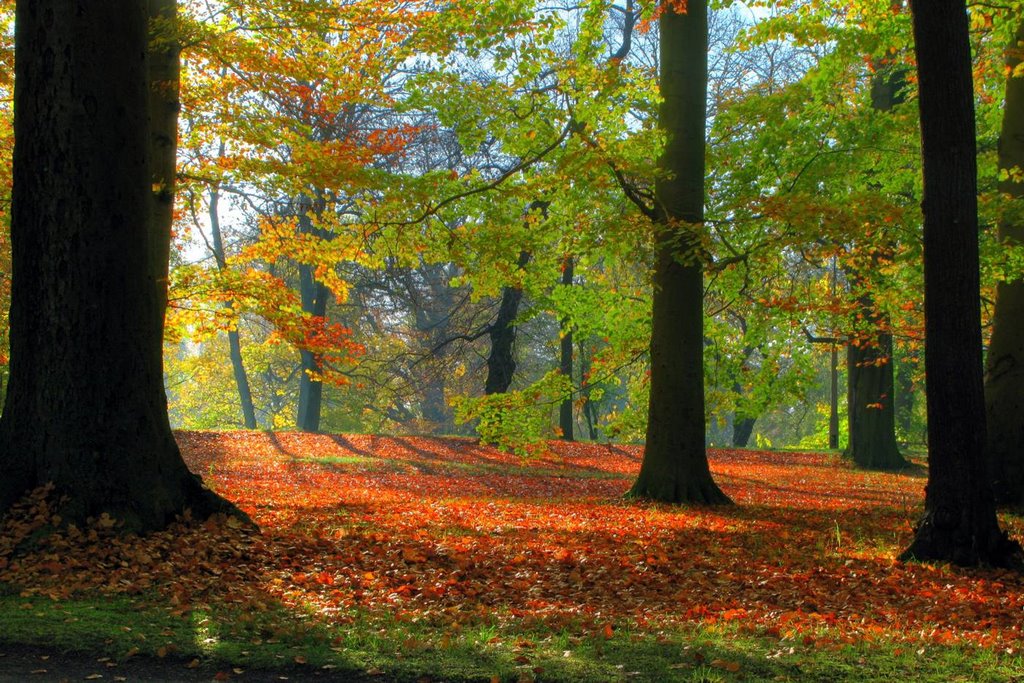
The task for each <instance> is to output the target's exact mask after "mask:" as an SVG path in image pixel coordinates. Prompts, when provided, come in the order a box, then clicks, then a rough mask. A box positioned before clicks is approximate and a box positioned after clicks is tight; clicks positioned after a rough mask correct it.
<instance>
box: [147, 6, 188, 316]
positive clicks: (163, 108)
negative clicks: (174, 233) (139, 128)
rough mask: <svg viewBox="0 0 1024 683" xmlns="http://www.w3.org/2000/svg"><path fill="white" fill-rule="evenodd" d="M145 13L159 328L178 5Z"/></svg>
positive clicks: (173, 170) (171, 183) (173, 162)
mask: <svg viewBox="0 0 1024 683" xmlns="http://www.w3.org/2000/svg"><path fill="white" fill-rule="evenodd" d="M147 1H148V5H147V7H148V12H149V27H150V40H149V54H148V57H149V62H148V74H147V77H148V79H149V103H148V104H149V143H150V153H151V162H150V163H151V168H152V177H153V197H152V203H151V210H152V215H151V218H150V229H151V230H153V232H154V238H153V239H152V240H151V241H150V269H151V270H152V272H153V277H154V279H155V282H156V290H157V294H156V295H157V297H158V301H157V309H156V310H157V313H158V315H159V316H160V326H161V327H163V323H164V312H165V311H166V310H167V268H168V261H169V259H170V255H171V251H170V250H171V228H172V227H173V225H174V187H175V179H176V176H177V172H178V112H179V110H180V109H181V103H180V102H179V101H178V92H179V84H180V81H181V59H180V48H179V45H178V38H177V35H176V34H177V27H178V4H177V0H147Z"/></svg>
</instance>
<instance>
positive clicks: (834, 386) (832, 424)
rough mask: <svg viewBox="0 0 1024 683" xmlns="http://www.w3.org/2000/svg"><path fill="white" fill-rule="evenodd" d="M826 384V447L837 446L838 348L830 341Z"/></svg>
mask: <svg viewBox="0 0 1024 683" xmlns="http://www.w3.org/2000/svg"><path fill="white" fill-rule="evenodd" d="M828 377H829V384H828V447H829V448H831V449H832V450H837V449H838V448H839V349H838V347H837V344H836V343H835V342H832V350H831V352H830V353H829V373H828Z"/></svg>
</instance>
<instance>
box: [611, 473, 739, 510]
mask: <svg viewBox="0 0 1024 683" xmlns="http://www.w3.org/2000/svg"><path fill="white" fill-rule="evenodd" d="M626 497H627V498H630V499H634V500H652V501H657V502H659V503H671V504H673V505H732V504H733V502H732V499H731V498H729V496H727V495H725V493H724V492H723V491H722V489H720V488H718V484H716V483H715V482H714V481H713V480H712V479H711V477H696V478H690V479H688V480H687V481H685V482H684V481H672V480H661V481H651V480H649V479H648V478H646V477H643V476H641V477H640V478H639V479H637V481H636V483H635V484H633V487H632V488H631V489H630V490H629V492H628V493H626Z"/></svg>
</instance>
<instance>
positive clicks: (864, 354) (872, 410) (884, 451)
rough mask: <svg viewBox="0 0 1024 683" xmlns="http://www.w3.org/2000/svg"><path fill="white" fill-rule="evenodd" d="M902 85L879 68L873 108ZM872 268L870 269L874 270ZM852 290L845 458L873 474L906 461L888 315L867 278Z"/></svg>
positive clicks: (879, 250)
mask: <svg viewBox="0 0 1024 683" xmlns="http://www.w3.org/2000/svg"><path fill="white" fill-rule="evenodd" d="M905 85H906V78H905V73H904V70H903V68H902V67H899V68H895V69H894V68H892V67H888V66H886V65H885V64H884V63H882V64H878V65H877V71H876V72H875V77H874V78H873V79H872V81H871V106H872V108H874V109H875V110H876V111H880V112H887V111H891V110H892V109H893V107H895V106H896V105H898V104H900V103H902V102H903V101H904V95H903V90H904V87H905ZM891 251H892V250H891V248H890V247H889V246H888V245H883V246H881V247H878V246H876V247H874V248H873V249H872V252H871V259H872V265H874V266H878V265H879V263H880V261H881V260H882V258H883V257H884V256H886V255H887V253H891ZM872 270H874V268H873V269H872ZM850 278H851V279H852V280H853V282H854V286H855V287H856V288H858V289H860V290H861V294H860V296H859V297H858V299H857V303H858V304H859V308H860V310H859V312H858V316H859V317H860V318H862V319H863V320H865V321H866V322H867V323H868V324H869V325H870V330H869V332H868V333H867V334H862V335H860V336H856V335H855V336H854V337H853V338H852V339H851V343H850V345H849V346H847V348H846V353H847V369H848V374H847V378H846V381H847V397H848V399H849V402H848V404H847V406H846V414H847V416H848V420H849V439H850V441H849V444H848V445H847V447H846V456H847V457H848V458H850V459H851V460H853V462H854V464H856V465H857V466H858V467H862V468H865V469H873V470H893V469H901V468H904V467H906V466H907V465H908V464H909V463H908V462H907V461H906V460H905V459H904V458H903V456H902V455H900V451H899V446H898V445H897V444H896V405H895V399H894V396H893V395H894V393H895V388H896V383H895V381H894V380H893V375H894V371H893V362H892V335H891V334H889V333H888V332H887V331H886V330H888V328H889V327H890V323H889V318H888V315H887V314H886V313H884V312H882V311H879V310H878V308H877V306H876V305H875V300H874V297H873V296H872V295H871V292H870V289H869V287H870V286H871V282H870V280H869V278H868V277H865V274H864V273H862V272H859V271H857V270H851V272H850Z"/></svg>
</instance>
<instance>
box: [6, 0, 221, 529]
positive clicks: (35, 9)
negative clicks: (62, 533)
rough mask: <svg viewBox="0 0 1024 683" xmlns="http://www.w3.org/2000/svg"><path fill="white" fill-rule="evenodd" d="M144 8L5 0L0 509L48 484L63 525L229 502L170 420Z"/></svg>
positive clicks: (147, 520) (156, 518)
mask: <svg viewBox="0 0 1024 683" xmlns="http://www.w3.org/2000/svg"><path fill="white" fill-rule="evenodd" d="M157 6H159V3H154V5H153V7H157ZM148 19H149V17H148V12H147V7H146V5H145V3H137V2H130V1H128V0H116V1H113V2H108V3H90V4H88V5H82V6H80V7H78V8H77V9H76V10H75V11H69V9H68V8H67V7H66V3H62V2H57V1H56V0H32V2H18V3H17V18H16V22H17V23H16V26H17V28H16V35H15V45H16V53H17V63H16V71H15V73H16V86H15V105H14V107H15V135H16V140H17V141H16V144H15V151H14V186H13V194H12V217H11V236H12V256H13V277H12V291H11V375H10V382H9V384H8V388H7V392H8V393H7V402H6V405H5V409H4V412H3V415H2V416H0V510H6V509H7V508H8V507H9V506H10V505H11V504H12V503H13V502H14V501H16V500H17V499H19V498H20V497H21V496H22V495H24V494H25V493H26V492H27V491H29V490H31V489H33V488H35V487H38V486H41V485H43V484H46V483H48V482H52V483H53V484H54V485H55V489H56V491H57V493H58V494H60V495H63V496H66V498H67V500H66V502H65V503H64V504H62V505H61V507H60V514H61V516H62V518H63V519H64V520H65V521H68V522H75V521H84V520H85V518H87V517H97V516H99V515H100V514H101V513H108V514H109V515H110V516H111V517H114V518H116V519H121V520H123V521H124V522H125V527H126V528H127V529H132V530H148V529H155V528H160V527H163V526H165V525H166V524H168V523H169V522H171V521H173V520H174V518H175V516H176V515H179V514H181V513H182V512H184V511H185V510H186V509H191V510H192V513H193V514H194V515H196V516H199V517H203V516H207V515H209V514H210V513H213V512H216V511H228V510H232V509H233V508H232V507H231V506H230V504H229V503H227V502H226V501H224V500H223V499H221V498H219V497H218V496H216V495H214V494H213V493H212V492H210V491H209V490H207V489H204V488H203V486H202V484H201V481H200V479H199V478H198V477H196V476H194V475H193V474H191V473H190V472H189V471H188V468H187V467H186V466H185V463H184V461H183V460H182V459H181V455H180V453H179V451H178V447H177V445H176V444H175V442H174V437H173V436H172V435H171V430H170V425H169V423H168V419H167V402H166V397H165V395H164V389H163V373H162V359H161V349H162V346H161V342H162V319H163V308H164V307H163V303H164V297H165V296H166V294H165V288H166V272H167V271H166V269H167V263H166V257H164V259H163V260H162V261H161V259H160V258H158V257H156V255H158V254H161V253H166V252H165V248H166V247H165V245H166V242H167V240H168V238H169V235H168V233H167V230H168V229H169V224H165V223H164V222H163V221H158V220H155V219H154V212H155V210H154V208H153V202H154V198H153V191H152V185H153V183H152V181H151V178H153V177H154V175H153V170H154V169H155V168H157V166H156V165H155V164H153V163H152V161H151V138H150V134H151V130H152V131H154V132H156V131H157V128H156V126H154V127H153V128H152V129H151V127H150V125H149V122H148V116H149V112H150V108H149V106H150V105H149V104H148V99H149V83H148V79H147V60H146V59H145V54H146V51H147V43H148V30H147V26H148V23H147V22H148ZM85 122H88V125H86V126H83V123H85ZM157 189H158V191H160V192H162V191H163V189H165V188H157Z"/></svg>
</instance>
